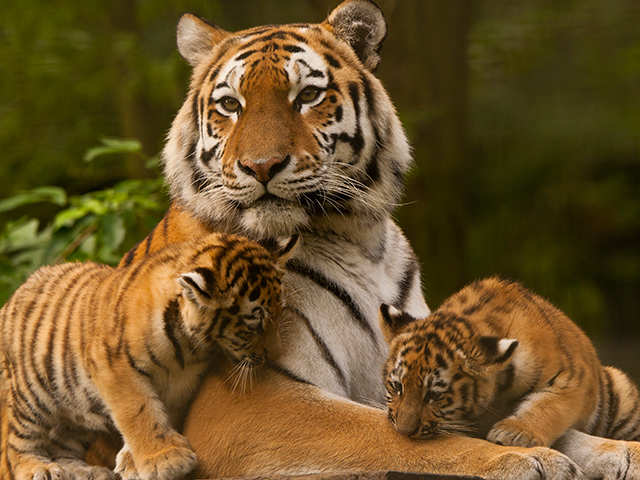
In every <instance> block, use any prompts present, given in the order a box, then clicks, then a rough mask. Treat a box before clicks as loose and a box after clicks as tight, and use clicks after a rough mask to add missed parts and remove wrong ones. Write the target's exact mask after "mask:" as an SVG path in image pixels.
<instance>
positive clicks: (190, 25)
mask: <svg viewBox="0 0 640 480" xmlns="http://www.w3.org/2000/svg"><path fill="white" fill-rule="evenodd" d="M229 35H230V33H229V32H227V31H226V30H223V29H221V28H218V27H216V26H215V25H211V24H209V23H207V22H206V21H204V20H202V19H201V18H198V17H196V16H195V15H192V14H191V13H185V14H184V15H182V17H180V21H179V22H178V29H177V35H176V36H177V42H178V51H179V52H180V55H182V57H183V58H184V59H185V60H186V61H187V62H189V63H190V64H191V66H192V67H195V66H196V65H197V64H198V63H200V62H201V61H202V59H203V58H204V57H206V56H207V54H208V53H209V52H211V50H212V49H213V47H214V46H215V45H216V44H218V43H220V42H221V41H222V40H224V39H225V38H227V37H228V36H229Z"/></svg>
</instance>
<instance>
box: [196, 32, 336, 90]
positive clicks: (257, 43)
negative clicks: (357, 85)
mask: <svg viewBox="0 0 640 480" xmlns="http://www.w3.org/2000/svg"><path fill="white" fill-rule="evenodd" d="M330 36H331V34H330V33H329V32H326V31H325V29H323V28H321V27H319V26H318V25H308V24H290V25H273V26H266V27H258V28H256V29H250V30H246V31H244V32H238V33H237V34H235V35H234V36H232V37H231V38H229V39H228V40H227V41H226V42H224V43H223V44H222V45H221V46H220V49H219V53H218V55H217V56H216V57H215V58H214V60H213V62H212V63H211V64H210V65H211V66H210V68H209V72H208V74H207V77H206V78H207V80H209V81H210V82H217V83H220V80H221V79H224V78H225V76H226V75H227V74H228V73H229V72H230V71H231V70H233V69H234V68H237V67H239V66H241V67H243V74H242V75H241V76H242V81H243V82H244V84H243V85H242V86H241V87H242V88H243V89H245V90H246V89H250V88H251V86H252V83H253V81H255V77H262V76H265V75H267V76H270V77H271V78H270V80H271V82H272V85H273V87H275V88H289V87H290V86H291V85H295V83H296V82H297V81H299V80H300V77H301V76H303V75H304V74H305V73H306V74H307V75H306V76H309V77H311V78H313V77H314V76H317V77H320V76H322V75H326V69H327V63H330V64H331V66H332V67H333V68H339V65H340V64H339V62H337V60H335V58H334V57H333V56H331V54H330V50H331V44H330V43H329V42H328V41H327V39H326V38H325V37H330ZM327 56H328V57H329V58H327ZM311 84H313V83H311ZM325 86H326V84H325Z"/></svg>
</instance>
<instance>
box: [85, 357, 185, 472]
mask: <svg viewBox="0 0 640 480" xmlns="http://www.w3.org/2000/svg"><path fill="white" fill-rule="evenodd" d="M105 370H106V369H105ZM96 386H97V387H98V389H99V391H100V394H101V396H102V398H103V400H104V402H105V404H106V406H107V408H108V410H109V411H110V413H111V417H112V418H113V421H114V423H115V424H116V427H117V428H118V430H119V431H120V433H121V434H122V436H123V438H124V441H125V445H124V447H123V448H122V450H121V452H120V453H119V454H118V458H117V462H116V469H115V471H116V473H118V474H120V476H121V477H122V478H124V479H125V480H127V479H138V478H141V479H143V480H169V479H174V478H180V477H182V476H184V475H186V474H187V473H189V472H190V471H192V470H193V469H194V468H195V466H196V464H197V460H196V455H195V453H194V452H193V450H192V449H191V447H190V446H189V442H188V441H187V439H186V438H185V437H183V436H182V435H180V434H179V433H178V432H176V431H175V430H174V429H173V427H172V426H171V424H170V421H169V417H168V416H167V414H166V411H165V406H164V405H163V403H162V402H161V401H160V399H159V398H158V396H157V395H156V393H155V391H154V390H153V387H152V385H151V383H150V382H149V380H148V378H147V377H145V376H144V375H143V374H141V373H140V372H139V371H136V370H134V369H133V368H132V367H131V366H130V365H129V363H128V362H127V361H126V360H125V361H121V362H119V364H114V367H113V369H109V370H108V371H106V372H102V373H101V375H100V376H99V377H98V378H96Z"/></svg>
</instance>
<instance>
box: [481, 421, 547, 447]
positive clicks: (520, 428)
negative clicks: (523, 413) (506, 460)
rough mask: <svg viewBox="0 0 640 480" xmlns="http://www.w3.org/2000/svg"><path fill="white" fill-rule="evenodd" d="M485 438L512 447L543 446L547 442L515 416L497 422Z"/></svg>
mask: <svg viewBox="0 0 640 480" xmlns="http://www.w3.org/2000/svg"><path fill="white" fill-rule="evenodd" d="M487 440H489V441H490V442H493V443H497V444H498V445H511V446H514V447H544V446H547V442H545V440H544V439H543V438H542V437H541V436H540V435H538V434H537V433H535V432H533V431H532V430H531V429H530V428H529V427H528V426H527V425H525V424H524V423H523V422H521V421H519V420H518V419H516V418H513V417H508V418H505V419H504V420H501V421H499V422H497V423H496V424H495V425H494V426H493V427H492V428H491V430H490V431H489V433H488V434H487Z"/></svg>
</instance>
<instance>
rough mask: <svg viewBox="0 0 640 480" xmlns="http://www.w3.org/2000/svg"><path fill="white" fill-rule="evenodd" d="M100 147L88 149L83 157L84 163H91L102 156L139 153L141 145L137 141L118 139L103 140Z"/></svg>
mask: <svg viewBox="0 0 640 480" xmlns="http://www.w3.org/2000/svg"><path fill="white" fill-rule="evenodd" d="M101 141H102V145H99V146H97V147H93V148H90V149H89V150H88V151H87V153H86V154H85V155H84V160H85V162H91V161H93V160H95V159H96V158H98V157H102V156H104V155H113V154H117V153H140V152H141V151H142V144H141V143H140V142H139V141H138V140H125V139H118V138H103V139H102V140H101Z"/></svg>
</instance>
